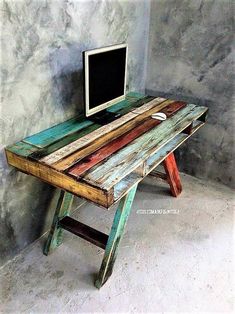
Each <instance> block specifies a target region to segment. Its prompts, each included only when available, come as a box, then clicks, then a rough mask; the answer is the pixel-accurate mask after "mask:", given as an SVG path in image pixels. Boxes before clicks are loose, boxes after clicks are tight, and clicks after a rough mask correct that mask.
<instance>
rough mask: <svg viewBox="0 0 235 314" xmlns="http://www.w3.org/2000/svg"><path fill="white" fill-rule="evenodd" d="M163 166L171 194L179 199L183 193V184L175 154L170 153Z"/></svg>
mask: <svg viewBox="0 0 235 314" xmlns="http://www.w3.org/2000/svg"><path fill="white" fill-rule="evenodd" d="M163 165H164V169H165V172H166V176H167V182H168V184H169V185H170V189H171V194H172V195H173V196H175V197H177V196H178V195H179V194H180V193H181V191H182V184H181V180H180V175H179V171H178V167H177V164H176V161H175V156H174V153H170V154H169V155H168V156H167V157H166V158H165V159H164V161H163Z"/></svg>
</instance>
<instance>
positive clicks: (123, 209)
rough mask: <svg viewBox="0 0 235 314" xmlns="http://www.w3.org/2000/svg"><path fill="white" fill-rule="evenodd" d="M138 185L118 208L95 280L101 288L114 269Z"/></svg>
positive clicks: (122, 200) (123, 199)
mask: <svg viewBox="0 0 235 314" xmlns="http://www.w3.org/2000/svg"><path fill="white" fill-rule="evenodd" d="M137 185H138V184H136V185H135V186H133V188H132V189H131V190H130V191H129V192H128V193H127V194H126V195H125V196H124V197H123V198H122V199H121V200H120V203H119V205H118V208H117V210H116V213H115V216H114V220H113V225H112V228H111V231H110V234H109V238H108V242H107V245H106V248H105V253H104V257H103V261H102V264H101V268H100V271H99V274H98V277H97V279H96V281H95V286H96V287H97V288H98V289H99V288H101V287H102V286H103V284H104V283H105V282H106V281H107V280H108V278H109V277H110V276H111V274H112V271H113V266H114V262H115V259H116V256H117V250H118V246H119V243H120V240H121V238H122V235H123V232H124V228H125V224H126V222H127V219H128V216H129V214H130V211H131V205H132V202H133V199H134V197H135V192H136V189H137Z"/></svg>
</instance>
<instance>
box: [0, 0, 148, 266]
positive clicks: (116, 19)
mask: <svg viewBox="0 0 235 314" xmlns="http://www.w3.org/2000/svg"><path fill="white" fill-rule="evenodd" d="M149 9H150V6H149V3H148V2H147V1H65V0H64V1H62V0H61V1H43V0H40V1H26V0H25V1H1V14H2V18H1V21H2V26H1V35H2V52H3V54H2V58H1V62H2V72H1V75H2V77H1V79H2V80H1V86H2V108H1V156H0V157H1V158H0V160H1V162H0V169H1V170H0V171H1V192H0V193H1V194H0V201H1V208H0V264H3V263H4V262H5V261H7V260H8V259H9V258H11V257H13V256H14V255H15V254H17V252H19V251H20V250H21V249H22V248H24V247H25V246H27V245H28V244H29V243H31V242H32V241H34V240H35V239H36V238H38V237H39V236H40V235H41V234H42V233H43V232H44V231H45V230H47V229H48V226H49V223H50V222H51V215H52V213H53V212H52V211H51V210H49V209H48V208H49V205H50V204H51V203H52V204H51V205H52V207H53V206H54V204H55V200H56V197H55V199H54V201H52V200H51V195H52V192H54V189H53V188H51V187H49V186H48V185H46V184H44V183H41V182H40V181H39V180H37V179H35V178H32V177H29V176H26V175H24V174H22V173H20V172H17V171H15V170H14V169H13V168H11V167H8V165H7V163H6V159H5V155H4V152H3V148H4V147H5V146H6V145H8V144H12V143H14V142H16V141H18V140H20V139H22V138H23V137H25V136H28V135H30V134H33V133H36V132H38V131H40V130H42V129H45V128H47V127H50V126H52V125H54V124H56V123H58V122H61V121H64V120H65V119H67V118H70V117H71V116H72V115H74V113H75V112H77V111H78V110H81V108H82V106H81V104H82V98H83V96H82V54H81V53H82V51H83V50H86V49H90V48H94V47H102V46H105V45H110V44H115V43H120V42H127V43H128V44H129V59H128V73H129V78H128V82H129V83H128V84H129V86H128V89H129V90H137V91H144V87H145V69H146V67H145V62H146V60H147V58H146V52H147V40H148V25H149Z"/></svg>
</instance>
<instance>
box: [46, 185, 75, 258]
mask: <svg viewBox="0 0 235 314" xmlns="http://www.w3.org/2000/svg"><path fill="white" fill-rule="evenodd" d="M72 202H73V194H70V193H68V192H65V191H61V192H60V196H59V200H58V203H57V207H56V211H55V215H54V217H53V222H52V225H51V230H50V233H49V235H48V238H47V241H46V243H45V246H44V250H43V253H44V254H45V255H48V253H50V252H51V251H52V250H53V249H55V248H57V247H58V246H59V245H60V244H61V243H62V236H63V229H62V228H60V227H59V221H60V219H62V218H63V217H65V216H67V215H68V214H69V212H70V208H71V205H72Z"/></svg>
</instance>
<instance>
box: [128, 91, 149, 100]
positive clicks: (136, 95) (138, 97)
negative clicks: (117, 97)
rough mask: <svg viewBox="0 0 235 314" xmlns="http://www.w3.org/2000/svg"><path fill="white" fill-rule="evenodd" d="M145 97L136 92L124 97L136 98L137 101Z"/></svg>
mask: <svg viewBox="0 0 235 314" xmlns="http://www.w3.org/2000/svg"><path fill="white" fill-rule="evenodd" d="M145 96H146V95H145V94H142V93H138V92H129V93H128V94H127V95H126V97H127V98H131V97H132V98H137V99H140V98H144V97H145Z"/></svg>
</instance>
